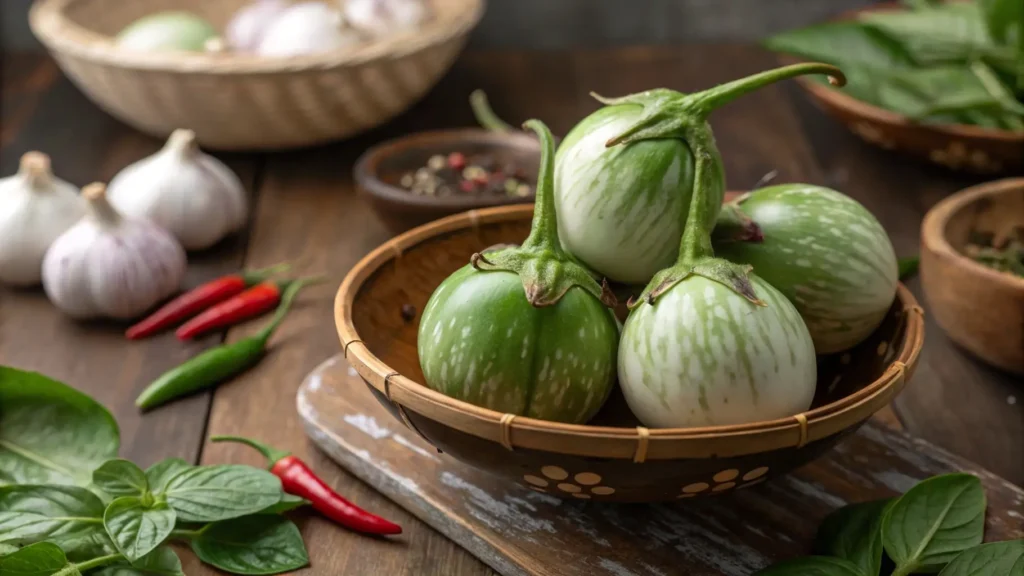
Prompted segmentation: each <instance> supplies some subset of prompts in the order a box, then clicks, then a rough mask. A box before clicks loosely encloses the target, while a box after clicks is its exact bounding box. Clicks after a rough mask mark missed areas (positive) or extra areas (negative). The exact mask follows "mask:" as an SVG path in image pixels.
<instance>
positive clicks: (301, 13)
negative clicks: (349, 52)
mask: <svg viewBox="0 0 1024 576" xmlns="http://www.w3.org/2000/svg"><path fill="white" fill-rule="evenodd" d="M358 42H360V37H359V34H358V33H357V32H356V31H355V30H352V29H349V28H346V27H345V19H344V18H343V17H342V15H341V12H339V11H338V10H335V9H333V8H331V7H329V6H327V4H324V3H323V2H303V3H301V4H295V5H293V6H292V7H290V8H288V9H287V10H285V11H284V12H282V13H281V14H280V15H279V16H278V17H277V19H276V20H274V22H273V23H272V24H271V25H270V26H269V27H267V30H266V32H265V33H264V35H263V40H262V41H260V45H259V47H258V48H257V50H256V52H257V53H259V54H260V55H262V56H298V55H300V54H314V53H318V52H329V51H331V50H337V49H338V48H343V47H345V46H351V45H353V44H357V43H358Z"/></svg>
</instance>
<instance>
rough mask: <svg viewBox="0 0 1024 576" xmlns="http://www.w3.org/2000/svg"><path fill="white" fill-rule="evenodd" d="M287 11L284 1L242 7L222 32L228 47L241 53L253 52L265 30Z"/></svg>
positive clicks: (259, 1) (268, 0)
mask: <svg viewBox="0 0 1024 576" xmlns="http://www.w3.org/2000/svg"><path fill="white" fill-rule="evenodd" d="M287 9H288V3H287V2H285V1H284V0H256V1H255V2H252V3H250V4H248V5H246V6H243V7H242V8H240V9H239V10H238V11H237V12H235V14H234V16H232V17H231V21H230V22H228V25H227V27H226V28H225V30H224V35H225V37H226V39H227V44H228V46H229V47H231V49H232V50H238V51H242V52H253V51H255V50H256V49H257V48H258V47H259V45H260V42H261V41H262V40H263V36H264V34H266V32H267V28H269V27H270V25H271V24H273V23H274V20H276V19H277V18H278V17H279V16H280V15H281V14H282V13H283V12H284V11H285V10H287Z"/></svg>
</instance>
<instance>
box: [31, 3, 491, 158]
mask: <svg viewBox="0 0 1024 576" xmlns="http://www.w3.org/2000/svg"><path fill="white" fill-rule="evenodd" d="M246 3H248V1H247V0H216V1H211V0H131V1H126V0H37V1H36V3H35V4H34V5H33V6H32V10H31V12H30V14H29V22H30V24H31V27H32V31H33V32H34V33H35V35H36V36H37V37H38V38H39V40H40V41H41V42H42V43H43V44H44V45H45V46H46V47H47V48H48V49H49V51H50V53H51V54H52V55H53V57H54V59H56V61H57V63H58V64H59V65H60V67H61V69H62V70H63V71H64V72H65V74H67V75H68V77H69V78H70V79H71V80H72V81H73V82H74V83H75V84H76V85H77V86H78V87H79V88H80V89H81V90H82V91H83V92H84V93H85V94H86V95H87V96H89V98H91V99H92V100H93V101H95V102H96V104H97V105H98V106H99V107H100V108H102V109H104V110H106V111H107V112H109V113H110V114H111V115H113V116H115V117H117V118H118V119H120V120H122V121H124V122H125V123H127V124H130V125H131V126H133V127H135V128H136V129H138V130H141V131H142V132H145V133H147V134H150V135H153V136H156V137H159V138H164V137H166V136H167V135H168V134H170V133H171V132H172V131H173V130H174V129H176V128H189V129H191V130H193V131H195V133H196V135H197V137H198V140H199V143H200V144H201V145H203V146H204V147H208V148H215V149H222V150H267V149H281V148H292V147H299V146H307V145H313V144H318V143H322V142H326V141H331V140H337V139H339V138H344V137H346V136H351V135H354V134H357V133H360V132H363V131H365V130H368V129H370V128H372V127H374V126H377V125H379V124H382V123H384V122H386V121H387V120H389V119H391V118H393V117H394V116H397V115H398V114H400V113H402V112H404V111H405V110H406V109H408V108H409V107H410V106H412V104H413V103H415V102H416V101H417V100H418V99H419V98H420V97H421V96H423V95H424V94H425V93H426V92H427V91H428V90H430V89H431V88H432V87H433V86H434V84H436V83H437V81H438V80H439V79H440V78H441V76H443V75H444V73H445V72H446V71H447V70H448V69H449V68H450V67H451V65H452V63H453V62H454V61H455V58H456V57H457V56H458V54H459V52H460V51H461V50H462V47H463V45H464V44H465V42H466V37H467V35H468V34H469V32H470V31H471V30H472V29H473V27H474V26H476V24H477V22H478V21H479V19H480V17H481V15H482V14H483V10H484V3H483V0H430V4H431V6H432V7H433V8H434V13H435V14H434V18H433V19H432V20H431V21H430V22H429V23H427V24H425V25H424V27H423V28H422V29H420V30H418V31H415V32H410V33H406V34H398V35H395V36H392V37H388V38H385V39H382V40H379V41H374V42H372V43H367V44H365V45H361V46H359V47H356V48H353V49H351V50H339V51H337V52H330V53H324V54H311V55H305V56H296V57H290V58H261V57H258V56H254V55H248V54H231V53H226V54H203V53H190V52H161V53H133V52H129V51H125V50H120V49H118V48H117V46H116V45H114V44H113V42H112V38H111V37H112V36H114V35H116V34H117V33H118V32H119V31H120V30H121V29H122V28H123V27H124V26H126V25H127V24H129V23H131V22H133V21H134V20H135V19H137V18H139V17H141V16H144V15H146V14H150V13H153V12H157V11H162V10H190V11H193V12H195V13H197V14H199V15H200V16H203V17H205V18H206V19H208V20H209V21H210V22H211V23H213V25H214V26H215V27H217V28H218V29H220V30H223V28H224V25H225V24H226V23H227V21H228V19H229V18H230V17H231V15H232V14H233V13H234V12H235V10H237V9H238V8H239V7H241V6H243V5H245V4H246Z"/></svg>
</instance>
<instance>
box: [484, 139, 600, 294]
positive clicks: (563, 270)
mask: <svg viewBox="0 0 1024 576" xmlns="http://www.w3.org/2000/svg"><path fill="white" fill-rule="evenodd" d="M524 127H525V128H529V129H531V130H533V131H534V132H536V133H537V137H538V138H539V139H540V142H541V162H540V171H539V174H538V177H537V193H536V200H535V201H534V208H533V224H532V226H531V228H530V235H529V236H527V237H526V240H525V241H523V244H522V245H521V246H517V247H508V248H498V249H494V247H492V248H491V249H489V250H490V251H487V252H485V253H477V254H473V257H472V258H470V264H472V265H473V267H474V268H476V269H477V270H480V271H483V272H488V271H492V270H504V271H507V272H512V273H515V274H516V275H518V276H519V278H520V279H522V281H523V289H524V290H525V291H526V299H527V300H529V302H530V304H532V305H533V306H536V307H542V306H551V305H553V304H557V303H558V301H559V300H561V299H562V296H565V293H566V292H568V291H569V289H570V288H572V287H573V286H579V287H580V288H582V289H584V290H586V291H587V292H589V293H590V294H591V295H593V296H594V297H595V298H597V299H598V300H600V301H601V302H602V303H603V304H605V305H606V306H609V307H614V306H615V296H614V295H613V294H612V291H611V289H610V288H608V285H607V284H606V283H605V284H598V282H597V280H596V278H595V277H594V274H593V273H592V272H591V271H589V270H588V269H587V268H585V267H584V266H582V265H580V264H578V263H577V262H576V261H574V260H573V258H572V257H571V256H570V255H569V254H568V253H567V252H566V251H565V250H563V249H562V245H561V243H560V242H559V240H558V222H557V221H556V219H555V197H554V190H555V183H554V172H555V169H554V156H555V153H554V150H555V145H554V138H553V137H552V136H551V131H550V130H549V129H548V127H547V126H545V125H544V123H543V122H541V121H539V120H529V121H527V122H526V124H525V125H524Z"/></svg>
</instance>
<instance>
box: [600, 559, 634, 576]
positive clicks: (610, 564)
mask: <svg viewBox="0 0 1024 576" xmlns="http://www.w3.org/2000/svg"><path fill="white" fill-rule="evenodd" d="M598 564H600V565H601V568H604V569H605V570H607V571H608V572H610V573H612V574H614V575H615V576H636V573H635V572H633V571H631V570H630V569H629V568H626V567H625V566H623V565H622V564H619V563H618V562H615V561H614V560H609V559H607V558H601V561H600V562H598Z"/></svg>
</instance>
